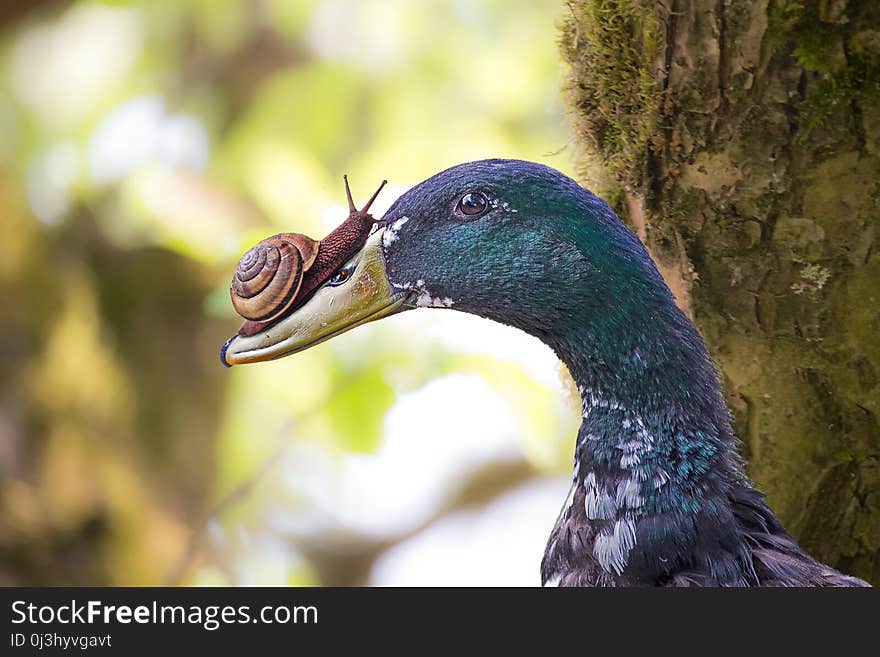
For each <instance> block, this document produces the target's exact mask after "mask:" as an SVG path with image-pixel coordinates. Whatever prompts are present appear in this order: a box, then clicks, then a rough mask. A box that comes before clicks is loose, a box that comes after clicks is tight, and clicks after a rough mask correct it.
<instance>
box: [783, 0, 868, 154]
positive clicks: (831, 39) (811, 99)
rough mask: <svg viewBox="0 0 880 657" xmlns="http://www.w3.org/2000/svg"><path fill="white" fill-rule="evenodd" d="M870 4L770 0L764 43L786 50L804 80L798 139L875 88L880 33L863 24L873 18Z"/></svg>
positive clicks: (810, 132)
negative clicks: (802, 117) (802, 116)
mask: <svg viewBox="0 0 880 657" xmlns="http://www.w3.org/2000/svg"><path fill="white" fill-rule="evenodd" d="M851 4H852V3H851ZM872 4H876V3H858V4H852V6H849V5H845V6H842V7H841V8H837V6H836V4H835V3H829V2H826V1H824V0H810V1H802V0H787V1H786V0H782V1H780V2H775V3H772V5H771V7H770V12H769V22H768V28H767V35H768V40H769V43H770V44H771V45H772V46H774V48H775V49H776V50H777V51H781V52H785V53H789V52H790V53H791V56H792V57H793V58H794V59H795V60H796V62H797V64H798V65H799V66H800V67H801V68H803V69H804V72H805V73H806V74H807V76H808V80H809V86H808V91H807V98H806V105H807V120H806V121H805V122H804V123H803V125H802V127H801V130H800V132H799V134H798V136H797V141H798V143H800V144H804V143H806V142H807V140H808V139H809V138H810V137H811V136H812V134H813V132H814V131H815V130H816V129H817V128H819V127H821V126H823V125H826V124H827V123H828V122H829V119H831V118H832V116H833V115H834V114H835V112H836V110H837V108H839V107H843V106H846V105H848V104H850V103H852V102H859V101H861V100H862V99H864V97H865V96H866V95H867V94H877V93H878V92H880V68H878V66H877V62H878V59H880V35H878V33H877V32H876V31H875V30H872V29H863V26H866V25H872V24H875V23H876V21H877V16H876V13H877V12H878V10H877V9H876V8H872V7H871V5H872Z"/></svg>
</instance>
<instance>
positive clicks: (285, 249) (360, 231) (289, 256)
mask: <svg viewBox="0 0 880 657" xmlns="http://www.w3.org/2000/svg"><path fill="white" fill-rule="evenodd" d="M343 180H344V181H345V195H346V197H347V199H348V218H347V219H346V220H345V221H344V222H342V224H340V225H339V226H338V227H337V228H336V229H335V230H333V231H332V232H331V233H330V234H329V235H328V236H327V237H325V238H324V239H323V240H320V241H316V240H313V239H312V238H310V237H308V236H306V235H301V234H299V233H280V234H278V235H273V236H272V237H267V238H266V239H264V240H262V241H261V242H259V243H258V244H257V245H256V246H254V247H253V248H251V249H249V250H248V251H247V252H246V253H245V254H244V255H243V256H242V257H241V260H239V262H238V266H237V267H236V269H235V273H234V274H233V276H232V283H231V285H230V289H229V291H230V296H231V297H232V305H233V307H234V308H235V310H236V312H237V313H238V314H239V315H241V316H242V317H243V318H244V319H245V322H244V324H243V325H242V327H241V328H240V329H239V331H238V332H239V335H253V334H254V333H257V332H258V331H260V330H261V329H262V328H264V327H265V326H266V325H267V324H270V323H272V322H274V321H275V320H277V319H278V318H280V317H282V316H284V315H285V314H286V313H287V312H288V311H290V310H292V309H294V308H296V307H297V306H298V305H301V304H302V302H304V301H305V300H306V299H307V298H308V296H309V295H310V294H311V293H312V292H314V291H315V290H316V289H317V288H318V287H320V286H321V285H322V284H323V283H325V282H326V281H327V279H329V278H330V277H331V276H332V275H333V274H334V272H335V271H336V270H337V269H339V268H340V267H341V266H342V265H343V264H345V262H346V261H347V260H348V259H349V258H351V257H352V256H353V255H354V254H355V253H357V252H358V250H359V249H360V248H361V247H362V246H363V244H364V242H365V241H366V240H367V237H369V235H370V232H371V231H372V229H373V225H374V224H375V221H376V220H375V219H374V218H373V216H372V215H370V214H369V210H370V206H371V205H372V204H373V201H375V200H376V197H377V196H379V192H381V191H382V188H383V187H384V186H385V184H386V183H387V181H385V180H383V181H382V184H381V185H379V188H378V189H377V190H376V191H375V192H374V193H373V195H372V196H371V197H370V200H369V201H367V203H366V204H365V205H364V207H363V208H361V209H360V210H358V209H357V208H356V207H355V204H354V200H353V199H352V196H351V189H350V188H349V185H348V176H343Z"/></svg>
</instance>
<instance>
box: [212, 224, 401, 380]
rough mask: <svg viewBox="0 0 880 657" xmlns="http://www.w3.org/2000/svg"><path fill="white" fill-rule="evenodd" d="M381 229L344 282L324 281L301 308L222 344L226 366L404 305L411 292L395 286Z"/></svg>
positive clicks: (303, 344) (267, 356) (321, 337)
mask: <svg viewBox="0 0 880 657" xmlns="http://www.w3.org/2000/svg"><path fill="white" fill-rule="evenodd" d="M385 230H386V229H385V228H380V229H378V230H377V231H376V232H374V233H373V234H372V235H370V237H369V238H368V239H367V242H366V244H364V246H363V248H362V249H361V250H360V251H358V253H356V254H355V255H354V256H353V257H352V258H351V260H349V261H348V262H347V263H346V265H345V267H346V268H349V269H353V273H352V275H351V277H350V278H349V279H348V280H347V281H345V282H344V283H341V284H339V285H335V286H334V285H330V284H324V285H323V286H321V287H319V288H318V289H317V290H315V292H314V294H312V296H311V297H310V298H309V299H308V301H306V302H305V304H303V305H302V306H300V307H299V308H297V309H296V310H294V311H293V312H292V313H291V314H289V315H286V316H283V317H282V318H281V319H279V320H277V321H275V322H273V323H272V324H271V325H269V326H267V327H266V328H265V329H263V330H261V331H260V332H258V333H255V334H253V335H241V334H239V335H235V336H233V337H232V338H230V339H229V341H227V343H226V344H225V345H223V349H222V350H221V351H220V360H221V361H222V362H223V364H224V365H226V366H227V367H229V366H232V365H242V364H244V363H259V362H261V361H265V360H275V359H276V358H283V357H284V356H288V355H290V354H295V353H296V352H298V351H303V350H304V349H308V348H309V347H313V346H314V345H316V344H319V343H321V342H324V341H325V340H329V339H330V338H333V337H336V336H337V335H340V334H342V333H345V332H346V331H349V330H351V329H353V328H355V327H357V326H360V325H361V324H366V323H367V322H372V321H374V320H377V319H382V318H383V317H388V316H389V315H392V314H394V313H396V312H399V311H400V310H402V309H403V305H404V302H405V301H406V298H407V295H406V292H405V291H402V290H395V289H393V288H392V287H391V284H390V283H389V282H388V276H387V275H386V273H385V256H384V254H383V253H382V234H383V233H384V232H385Z"/></svg>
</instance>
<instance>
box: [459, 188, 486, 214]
mask: <svg viewBox="0 0 880 657" xmlns="http://www.w3.org/2000/svg"><path fill="white" fill-rule="evenodd" d="M488 207H489V199H488V198H486V195H485V194H483V192H468V193H467V194H465V195H464V196H462V197H461V198H460V199H459V201H458V209H459V211H460V212H461V213H462V214H466V215H467V216H469V217H474V216H477V215H480V214H483V213H484V212H485V211H486V208H488Z"/></svg>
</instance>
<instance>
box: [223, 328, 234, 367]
mask: <svg viewBox="0 0 880 657" xmlns="http://www.w3.org/2000/svg"><path fill="white" fill-rule="evenodd" d="M237 337H238V336H237V335H233V336H232V337H231V338H229V339H228V340H227V341H226V342H225V343H224V344H223V346H222V347H221V348H220V362H221V363H223V366H224V367H232V363H230V362H229V361H228V360H226V351H227V350H228V349H229V345H231V344H232V341H233V340H235V338H237Z"/></svg>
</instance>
